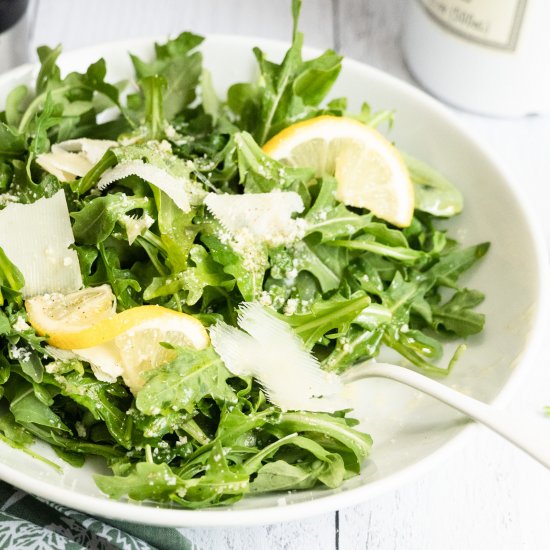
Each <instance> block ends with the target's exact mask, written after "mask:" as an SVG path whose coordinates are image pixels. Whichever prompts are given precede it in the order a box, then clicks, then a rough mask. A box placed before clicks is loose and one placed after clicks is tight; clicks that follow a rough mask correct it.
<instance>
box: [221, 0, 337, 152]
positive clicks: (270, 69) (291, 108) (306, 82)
mask: <svg viewBox="0 0 550 550" xmlns="http://www.w3.org/2000/svg"><path fill="white" fill-rule="evenodd" d="M300 8H301V2H300V1H299V0H293V2H292V17H293V20H294V26H293V33H292V45H291V47H290V48H289V50H288V51H287V53H286V55H285V57H284V59H283V61H282V62H281V63H280V64H276V63H273V62H271V61H268V60H267V59H266V57H265V54H264V53H263V52H262V51H261V50H260V49H259V48H254V55H255V56H256V60H257V62H258V66H259V69H260V76H259V78H258V80H257V82H254V83H251V84H237V85H234V86H232V87H231V88H230V89H229V92H228V103H229V107H230V108H231V109H232V110H233V112H234V113H235V115H236V116H237V121H238V124H239V126H240V127H241V128H242V129H244V130H247V131H249V132H253V136H254V139H255V140H256V142H257V143H258V144H260V145H263V144H264V143H265V142H266V141H267V140H268V139H269V138H270V137H271V136H273V135H274V134H276V133H277V132H278V131H280V130H282V129H283V128H285V127H287V126H289V125H290V124H292V123H294V122H297V121H298V120H303V119H305V118H309V117H312V116H316V115H317V114H319V109H317V106H318V105H319V103H320V102H321V101H322V100H323V99H324V98H325V97H326V95H327V94H328V92H329V91H330V89H331V88H332V85H333V84H334V81H335V80H336V78H337V77H338V74H339V73H340V69H341V61H342V57H341V56H339V55H337V54H336V53H335V52H333V51H332V50H327V51H326V52H324V53H323V54H321V55H320V56H319V57H317V58H315V59H310V60H308V61H303V60H302V53H301V52H302V45H303V38H304V37H303V35H302V33H300V32H298V29H297V25H298V16H299V12H300Z"/></svg>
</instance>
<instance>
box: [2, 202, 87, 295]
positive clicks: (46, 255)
mask: <svg viewBox="0 0 550 550" xmlns="http://www.w3.org/2000/svg"><path fill="white" fill-rule="evenodd" d="M72 244H74V236H73V232H72V229H71V221H70V218H69V209H68V207H67V201H66V200H65V193H64V192H63V191H58V192H57V193H56V194H55V195H54V196H53V197H51V198H49V199H39V200H37V201H36V202H34V203H32V204H16V203H11V204H8V205H7V206H6V208H4V210H2V211H0V247H2V248H3V250H4V252H5V253H6V255H7V256H8V258H9V259H10V260H11V261H12V262H13V263H14V264H15V265H16V266H17V267H18V268H19V270H20V271H21V273H22V274H23V277H24V278H25V286H24V287H23V289H22V293H23V297H25V298H27V297H30V296H36V295H37V294H46V293H51V292H63V293H68V292H72V291H74V290H78V289H79V288H81V287H82V276H81V274H80V266H79V263H78V256H77V255H76V252H75V251H74V250H71V249H70V248H69V246H70V245H72Z"/></svg>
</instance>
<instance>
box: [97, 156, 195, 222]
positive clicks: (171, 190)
mask: <svg viewBox="0 0 550 550" xmlns="http://www.w3.org/2000/svg"><path fill="white" fill-rule="evenodd" d="M128 176H138V177H140V178H141V179H142V180H144V181H146V182H148V183H150V184H152V185H154V186H155V187H157V188H158V189H160V190H161V191H164V192H165V193H166V194H167V195H168V196H169V197H170V198H171V199H172V200H173V201H174V203H175V204H176V206H177V207H178V208H179V209H180V210H182V211H183V212H189V211H190V210H191V204H190V201H189V193H188V186H189V180H188V179H186V178H183V177H180V178H176V177H174V176H172V174H169V173H168V172H166V170H163V169H162V168H158V167H157V166H155V165H153V164H147V163H145V162H143V161H141V160H130V161H127V162H122V163H121V164H117V166H115V167H113V168H111V169H109V170H107V171H106V172H104V173H103V175H102V176H101V178H100V180H99V182H98V184H97V186H98V189H100V190H101V191H102V190H103V189H105V188H106V187H108V186H109V185H111V184H112V183H113V182H115V181H118V180H121V179H124V178H127V177H128Z"/></svg>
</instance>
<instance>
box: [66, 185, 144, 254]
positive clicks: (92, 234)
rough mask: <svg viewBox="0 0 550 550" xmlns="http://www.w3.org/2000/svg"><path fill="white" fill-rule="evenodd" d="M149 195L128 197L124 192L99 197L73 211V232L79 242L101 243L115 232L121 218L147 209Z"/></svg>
mask: <svg viewBox="0 0 550 550" xmlns="http://www.w3.org/2000/svg"><path fill="white" fill-rule="evenodd" d="M148 206H149V199H148V198H147V197H128V196H127V195H125V194H123V193H112V194H109V195H106V196H105V197H97V198H95V199H93V200H91V201H90V202H88V203H87V204H86V205H85V206H84V207H83V208H81V209H80V210H78V211H76V212H71V217H72V218H73V219H74V220H75V221H74V223H73V233H74V236H75V239H76V241H77V242H79V243H82V244H99V243H101V242H103V241H104V240H105V239H107V237H109V236H110V235H111V233H112V232H113V230H114V228H115V225H116V223H117V222H118V221H119V220H120V218H121V217H122V216H123V215H124V214H126V213H128V212H131V211H132V210H137V209H146V208H147V207H148Z"/></svg>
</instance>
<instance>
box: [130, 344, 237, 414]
mask: <svg viewBox="0 0 550 550" xmlns="http://www.w3.org/2000/svg"><path fill="white" fill-rule="evenodd" d="M144 376H145V378H146V383H145V385H144V386H143V388H142V389H141V390H140V391H139V393H138V395H137V398H136V406H137V408H138V409H139V410H140V411H141V412H143V413H145V414H155V412H156V411H164V410H181V409H184V410H186V411H188V412H193V410H194V408H195V406H196V404H197V402H198V401H200V400H201V399H202V398H203V397H206V396H210V397H212V398H214V399H220V400H222V401H236V397H235V394H234V392H233V390H232V389H231V387H230V386H229V385H228V384H227V379H228V378H229V377H230V376H231V373H230V372H229V371H228V370H227V369H226V368H225V366H224V364H223V362H222V360H221V359H220V358H219V356H218V355H217V354H216V352H215V351H214V350H213V348H210V347H209V348H206V349H205V350H201V351H197V350H192V349H187V348H180V349H179V350H178V355H177V357H176V359H174V360H173V361H171V362H170V363H167V364H165V365H162V366H160V367H158V368H157V369H154V370H152V371H149V372H148V373H146V374H145V375H144Z"/></svg>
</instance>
